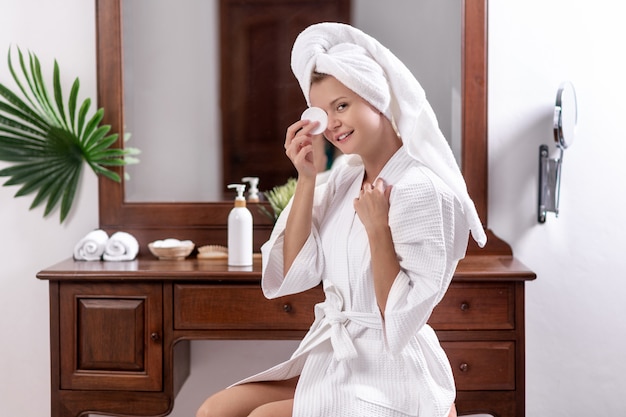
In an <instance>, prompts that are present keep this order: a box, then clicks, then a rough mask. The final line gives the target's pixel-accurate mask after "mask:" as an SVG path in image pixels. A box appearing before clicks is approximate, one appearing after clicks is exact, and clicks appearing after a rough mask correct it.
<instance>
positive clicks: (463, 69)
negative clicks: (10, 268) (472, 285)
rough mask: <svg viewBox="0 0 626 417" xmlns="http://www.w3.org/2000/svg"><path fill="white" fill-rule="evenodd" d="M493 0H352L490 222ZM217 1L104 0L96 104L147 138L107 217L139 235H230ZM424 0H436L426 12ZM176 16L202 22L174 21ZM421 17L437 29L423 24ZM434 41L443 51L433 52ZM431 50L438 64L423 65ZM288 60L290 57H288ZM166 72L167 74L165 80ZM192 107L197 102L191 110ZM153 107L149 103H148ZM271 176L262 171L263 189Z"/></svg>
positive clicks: (106, 194)
mask: <svg viewBox="0 0 626 417" xmlns="http://www.w3.org/2000/svg"><path fill="white" fill-rule="evenodd" d="M303 3H306V2H303ZM486 3H487V0H450V1H446V2H441V0H419V1H415V0H392V1H390V2H379V1H375V0H352V1H351V4H350V11H351V15H350V22H351V23H352V24H354V25H355V26H357V27H360V28H361V29H363V30H364V31H366V32H368V33H370V34H372V35H374V36H375V37H377V38H378V39H380V40H381V42H382V43H384V44H385V45H386V46H388V47H389V48H390V49H391V50H392V51H394V52H395V53H396V54H397V55H398V56H399V57H400V58H401V59H402V60H403V61H404V62H405V63H407V65H408V66H409V67H410V68H411V70H412V71H413V72H414V73H415V74H416V75H417V78H418V79H419V80H420V82H421V83H422V84H423V86H424V88H425V90H426V91H427V94H428V97H429V100H430V101H431V104H432V105H433V108H434V109H435V111H436V113H437V116H438V119H439V122H440V125H441V128H442V131H443V132H444V134H445V135H446V137H447V138H449V140H450V141H451V146H452V148H453V151H454V152H455V155H456V157H457V160H458V162H459V164H460V165H461V167H462V170H463V172H464V175H465V177H466V180H467V183H468V188H469V191H470V194H471V195H472V197H473V199H474V201H475V203H476V206H477V209H478V212H479V215H480V216H481V219H482V220H483V224H485V223H486V219H487V186H486V184H487V123H486V119H487V108H486V94H487V78H486V53H487V52H486V30H487V25H486V6H487V4H486ZM219 4H220V3H219V2H217V1H207V0H184V1H176V0H158V1H157V0H155V1H150V2H146V1H142V0H96V7H97V41H98V99H99V105H100V106H101V107H104V109H105V122H107V123H109V124H111V125H112V128H113V129H114V130H115V131H117V132H124V131H125V129H126V131H127V133H130V134H131V139H130V140H131V142H130V144H131V145H132V146H136V147H138V148H140V149H142V155H141V160H142V162H141V163H140V164H138V165H136V166H132V167H130V168H129V174H130V176H131V179H130V181H128V182H126V183H124V182H122V183H120V184H118V183H115V182H112V181H109V180H106V179H100V183H99V187H100V226H101V227H102V228H104V229H108V230H120V229H123V230H127V231H129V232H131V233H134V234H135V235H136V236H137V237H138V239H139V241H140V243H142V246H145V244H146V243H147V242H149V241H151V240H153V239H160V238H163V237H179V238H185V239H192V240H194V241H195V242H196V243H197V244H206V243H223V240H225V237H226V235H225V224H226V218H227V215H228V211H229V210H230V208H231V206H232V205H231V202H230V201H224V198H223V191H224V190H225V185H226V184H225V181H224V179H223V178H222V176H221V172H222V171H221V166H222V164H223V163H228V162H227V161H225V160H223V158H222V157H221V155H222V154H221V148H220V144H221V126H220V96H219V94H220V86H219V82H220V77H219V70H220V67H219V65H218V57H219V54H218V50H219V30H218V26H219V19H220V16H221V14H220V12H219ZM424 7H426V8H428V7H430V9H428V11H427V12H424V11H423V10H424ZM420 8H421V9H420ZM420 10H421V12H420ZM418 14H419V15H427V18H426V19H424V18H420V17H419V16H418ZM420 19H421V21H422V23H421V24H418V23H419V22H420ZM177 22H178V23H182V24H183V25H189V26H191V25H192V24H194V23H195V24H196V25H197V26H194V27H195V29H189V28H186V29H184V30H183V29H176V23H177ZM203 22H204V23H203ZM424 29H425V30H426V32H427V34H428V37H426V36H425V35H424V34H423V32H420V30H424ZM193 38H195V39H196V41H192V40H191V39H193ZM198 38H199V39H201V41H199V42H198V41H197V39H198ZM194 42H195V43H194ZM199 50H202V51H203V54H201V53H199V52H198V51H199ZM429 53H434V55H430V58H428V59H425V58H424V57H425V56H427V54H429ZM428 62H435V63H436V64H435V65H434V66H433V65H431V66H428V65H425V63H428ZM281 65H283V66H284V67H286V68H287V69H288V66H289V63H288V62H285V63H282V64H281ZM193 71H196V73H194V72H193ZM161 75H169V77H170V78H169V79H168V81H163V80H162V79H161V78H159V76H161ZM168 89H170V91H167V90H168ZM172 89H173V90H174V91H171V90H172ZM159 90H165V92H164V93H165V94H166V96H165V97H170V98H159V96H157V95H156V94H157V93H163V91H159ZM185 90H188V91H195V93H196V94H195V95H194V97H195V98H194V100H197V102H194V103H193V105H191V106H189V105H181V104H180V103H183V102H184V100H191V99H187V98H185V96H181V95H180V94H182V93H183V92H184V91H185ZM199 90H200V92H199ZM167 95H169V96H167ZM171 97H174V98H173V99H172V98H171ZM177 103H179V104H177ZM189 108H193V109H196V110H197V113H196V114H190V112H189ZM146 109H147V110H148V112H147V113H142V112H141V111H142V110H146ZM301 110H302V109H298V110H296V111H301ZM285 127H286V126H285ZM282 136H283V135H281V136H279V137H277V138H275V139H274V140H276V152H277V153H282V151H281V147H282V141H283V137H282ZM159 143H160V144H159ZM119 146H123V145H122V143H121V141H120V144H119ZM177 161H182V164H180V165H177ZM249 175H255V173H254V172H250V174H249ZM273 185H274V184H264V183H263V178H261V184H260V188H261V189H262V190H263V189H268V188H271V186H273ZM251 209H252V210H251V211H253V214H254V215H255V230H256V231H257V232H258V233H257V232H255V246H257V247H258V246H259V245H260V244H261V243H262V242H263V241H264V240H265V239H266V238H267V234H268V233H269V231H270V230H271V222H270V221H269V220H268V219H266V218H265V217H264V216H262V215H261V214H260V213H257V212H255V209H254V207H251Z"/></svg>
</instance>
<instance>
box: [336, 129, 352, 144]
mask: <svg viewBox="0 0 626 417" xmlns="http://www.w3.org/2000/svg"><path fill="white" fill-rule="evenodd" d="M352 132H353V131H350V132H345V133H342V134H341V135H338V136H335V141H337V142H343V141H344V140H346V138H348V137H349V136H350V135H352Z"/></svg>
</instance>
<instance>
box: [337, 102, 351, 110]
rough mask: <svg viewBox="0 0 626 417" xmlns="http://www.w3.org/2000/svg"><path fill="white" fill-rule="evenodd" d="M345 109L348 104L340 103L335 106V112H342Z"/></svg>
mask: <svg viewBox="0 0 626 417" xmlns="http://www.w3.org/2000/svg"><path fill="white" fill-rule="evenodd" d="M346 107H348V104H346V103H341V104H340V105H338V106H337V110H339V111H341V110H344V109H345V108H346Z"/></svg>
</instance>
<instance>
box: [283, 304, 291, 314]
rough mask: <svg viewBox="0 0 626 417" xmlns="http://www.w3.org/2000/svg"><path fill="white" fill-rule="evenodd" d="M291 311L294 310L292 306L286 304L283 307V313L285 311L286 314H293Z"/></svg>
mask: <svg viewBox="0 0 626 417" xmlns="http://www.w3.org/2000/svg"><path fill="white" fill-rule="evenodd" d="M291 310H292V308H291V304H285V305H283V311H284V312H285V313H291Z"/></svg>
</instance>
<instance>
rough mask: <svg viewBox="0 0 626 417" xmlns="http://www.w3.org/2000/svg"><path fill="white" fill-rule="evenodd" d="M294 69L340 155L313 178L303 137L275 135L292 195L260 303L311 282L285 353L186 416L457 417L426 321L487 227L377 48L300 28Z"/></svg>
mask: <svg viewBox="0 0 626 417" xmlns="http://www.w3.org/2000/svg"><path fill="white" fill-rule="evenodd" d="M292 69H293V71H294V74H295V75H296V77H297V78H298V81H299V83H300V86H301V88H302V90H303V93H304V96H305V98H306V99H307V102H308V104H309V105H312V106H315V107H320V108H322V109H323V110H324V111H326V113H327V114H328V126H327V128H326V130H325V132H324V137H325V138H326V139H327V140H328V141H330V142H331V143H332V144H333V145H334V146H336V147H337V148H338V149H339V150H340V151H341V152H342V153H343V154H345V155H347V156H346V157H344V158H343V159H342V162H341V163H340V164H339V165H338V166H336V167H334V168H333V170H332V172H331V174H330V177H329V178H328V180H327V181H326V182H324V183H323V184H322V185H319V186H316V181H315V180H316V174H317V169H316V167H315V163H314V161H315V154H314V153H315V150H314V149H315V148H314V147H313V145H312V143H313V136H312V134H311V132H312V131H313V130H314V128H315V127H316V126H317V122H309V121H307V120H304V121H298V122H296V123H294V124H292V125H291V126H290V127H289V128H288V129H287V134H286V138H285V150H286V154H287V156H288V157H289V158H290V159H291V161H292V162H293V164H294V166H295V167H296V169H297V171H298V184H297V187H296V192H295V194H294V197H293V199H292V201H291V203H290V205H289V206H288V208H287V209H285V210H284V211H283V213H282V214H281V216H280V218H279V219H278V221H277V223H276V226H275V228H274V231H273V232H272V235H271V237H270V240H269V241H268V242H267V243H266V244H265V245H264V246H263V248H262V253H263V280H262V287H263V291H264V293H265V295H266V296H267V297H269V298H274V297H279V296H283V295H287V294H293V293H296V292H301V291H305V290H307V289H309V288H312V287H314V286H316V285H318V284H319V283H320V282H321V283H322V285H323V288H324V292H325V295H326V299H325V301H324V302H323V303H321V304H318V305H317V306H316V307H315V317H316V319H315V322H314V323H313V325H312V326H311V329H310V331H309V332H308V333H307V335H306V336H305V338H304V339H303V340H302V342H301V344H300V346H299V347H298V349H297V350H296V352H295V353H294V354H293V355H292V357H291V359H289V360H288V361H286V362H284V363H281V364H279V365H277V366H275V367H273V368H271V369H269V370H267V371H265V372H262V373H260V374H258V375H255V376H252V377H250V378H248V379H246V380H244V381H241V382H239V383H238V384H236V385H234V386H232V387H230V388H228V389H226V390H224V391H221V392H219V393H217V394H215V395H214V396H212V397H210V398H209V399H207V400H206V401H205V403H204V404H203V405H202V407H201V408H200V410H199V411H198V414H197V415H198V417H227V416H228V417H235V416H242V417H243V416H257V417H262V416H274V417H276V416H285V417H287V416H294V417H339V416H341V417H350V416H354V417H357V416H358V417H367V416H371V417H374V416H375V417H406V416H428V417H445V416H448V415H451V416H455V415H456V411H455V408H454V397H455V387H454V381H453V378H452V372H451V369H450V365H449V362H448V360H447V357H446V355H445V353H444V352H443V350H442V348H441V347H440V345H439V342H438V340H437V337H436V335H435V333H434V331H433V330H432V329H431V328H430V326H428V324H426V322H427V320H428V318H429V317H430V314H431V312H432V310H433V308H434V307H435V306H436V305H437V303H438V302H439V301H440V300H441V298H442V297H443V295H444V294H445V291H446V290H447V288H448V285H449V283H450V280H451V279H452V275H453V273H454V270H455V268H456V265H457V263H458V261H459V260H460V259H461V258H462V257H463V256H464V255H465V251H466V247H467V238H468V233H469V231H470V229H471V231H472V234H473V235H474V237H475V239H476V240H477V242H478V243H479V244H480V245H484V243H485V235H484V231H483V229H482V226H481V224H480V221H479V220H478V216H477V214H476V210H475V208H474V205H473V203H472V201H471V199H470V198H469V196H468V195H467V191H466V187H465V182H464V181H463V178H462V176H461V174H460V171H459V169H458V166H457V165H456V162H455V161H454V158H453V156H452V152H451V151H450V148H449V146H448V145H447V142H446V141H445V138H443V136H442V135H441V132H440V130H439V128H438V126H437V122H436V119H435V117H434V114H433V113H432V109H431V108H430V105H429V104H428V102H427V101H426V99H425V96H424V92H423V89H422V88H421V86H420V85H419V83H418V82H417V81H416V80H415V78H414V77H413V76H412V75H411V73H410V72H409V71H408V69H407V68H406V67H405V66H404V65H403V64H402V63H401V62H400V61H399V60H398V59H397V58H396V57H395V56H394V55H393V54H392V53H391V52H390V51H389V50H387V49H385V48H384V47H382V45H380V44H379V43H378V42H377V41H376V40H374V39H373V38H371V37H369V36H368V35H366V34H364V33H363V32H361V31H359V30H357V29H355V28H353V27H351V26H348V25H343V24H337V23H322V24H318V25H313V26H311V27H309V28H308V29H306V30H305V31H304V32H302V33H301V34H300V35H299V37H298V39H297V40H296V42H295V44H294V48H293V52H292Z"/></svg>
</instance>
